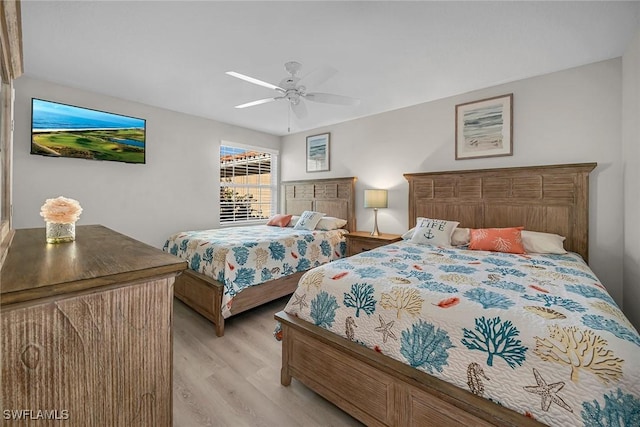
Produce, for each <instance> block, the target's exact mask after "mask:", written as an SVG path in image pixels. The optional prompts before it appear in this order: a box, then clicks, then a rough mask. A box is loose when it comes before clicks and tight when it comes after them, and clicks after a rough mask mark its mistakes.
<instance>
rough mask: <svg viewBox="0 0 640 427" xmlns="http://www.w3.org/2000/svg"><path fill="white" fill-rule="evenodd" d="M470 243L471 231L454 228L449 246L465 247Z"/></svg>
mask: <svg viewBox="0 0 640 427" xmlns="http://www.w3.org/2000/svg"><path fill="white" fill-rule="evenodd" d="M470 241H471V229H469V228H460V227H456V228H455V230H453V234H451V246H466V245H468V244H469V242H470Z"/></svg>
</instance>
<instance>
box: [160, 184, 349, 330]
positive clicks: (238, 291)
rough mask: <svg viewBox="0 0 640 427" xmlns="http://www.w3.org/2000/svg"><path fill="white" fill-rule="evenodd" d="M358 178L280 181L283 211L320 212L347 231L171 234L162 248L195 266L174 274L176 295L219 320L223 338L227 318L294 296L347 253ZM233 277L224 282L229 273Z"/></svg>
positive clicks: (241, 229) (244, 230)
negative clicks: (312, 275)
mask: <svg viewBox="0 0 640 427" xmlns="http://www.w3.org/2000/svg"><path fill="white" fill-rule="evenodd" d="M355 181H356V178H354V177H348V178H332V179H319V180H305V181H287V182H283V183H282V193H281V194H282V197H283V213H286V214H292V215H301V214H302V213H303V212H304V211H316V212H322V213H324V214H325V215H326V216H327V217H334V218H342V219H346V220H347V223H346V225H345V226H344V227H343V229H341V230H331V231H321V230H317V231H313V232H311V231H304V230H294V229H293V228H292V227H283V228H280V227H272V226H266V225H259V226H249V227H226V228H220V229H215V230H202V231H185V232H181V233H176V234H174V235H172V236H170V237H169V238H168V239H167V242H166V243H165V247H164V250H165V251H167V252H170V253H173V254H174V255H177V256H180V257H183V258H184V259H186V260H187V262H188V263H189V269H188V270H185V272H184V273H183V274H181V275H180V276H178V277H177V278H176V282H175V285H174V295H175V297H176V298H178V299H179V300H181V301H182V302H184V303H185V304H186V305H188V306H189V307H190V308H192V309H193V310H195V311H196V312H198V313H200V314H201V315H203V316H204V317H206V318H207V319H209V320H210V321H211V322H213V323H214V325H215V332H216V335H217V336H222V335H223V334H224V322H225V319H226V318H228V317H230V316H233V315H235V314H238V313H241V312H243V311H246V310H249V309H251V308H253V307H257V306H258V305H261V304H264V303H266V302H269V301H272V300H274V299H277V298H280V297H282V296H285V295H288V294H291V293H292V292H293V291H294V290H295V288H296V285H297V282H298V281H299V279H300V277H301V275H302V274H303V273H304V272H305V271H306V270H308V269H309V268H312V267H315V266H317V265H320V264H322V263H325V262H329V261H332V260H334V259H337V258H340V257H342V256H344V254H345V243H344V238H343V237H342V235H343V234H344V233H345V232H347V231H351V230H355V227H356V219H355ZM275 262H279V264H277V265H276V264H274V263H275ZM225 275H226V276H225ZM230 276H232V280H226V287H225V277H230ZM254 284H255V285H254Z"/></svg>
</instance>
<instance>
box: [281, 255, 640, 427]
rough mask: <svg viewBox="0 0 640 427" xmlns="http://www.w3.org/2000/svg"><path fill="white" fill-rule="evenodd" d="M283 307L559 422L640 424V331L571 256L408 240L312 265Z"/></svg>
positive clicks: (477, 391) (502, 402)
mask: <svg viewBox="0 0 640 427" xmlns="http://www.w3.org/2000/svg"><path fill="white" fill-rule="evenodd" d="M285 311H286V312H287V313H289V314H291V315H294V316H298V317H300V318H302V319H304V320H307V321H309V322H311V323H313V324H315V325H318V326H320V327H322V328H325V329H328V330H330V331H332V332H334V333H336V334H338V335H341V336H343V337H345V338H347V339H349V340H352V341H355V342H358V343H360V344H362V345H364V346H366V347H369V348H371V349H374V350H375V351H378V352H381V353H383V354H385V355H387V356H389V357H392V358H394V359H397V360H399V361H401V362H404V363H406V364H409V365H411V366H413V367H414V368H416V369H419V370H422V371H424V372H427V373H429V374H431V375H434V376H436V377H438V378H440V379H442V380H445V381H447V382H450V383H453V384H454V385H456V386H458V387H461V388H464V389H466V390H468V391H470V392H471V393H474V394H476V395H479V396H483V397H485V398H486V399H489V400H492V401H494V402H496V403H498V404H500V405H503V406H506V407H508V408H511V409H513V410H515V411H517V412H520V413H523V414H526V415H527V416H530V417H534V418H536V419H537V420H538V421H540V422H542V423H546V424H548V425H552V426H563V427H564V426H582V425H584V426H623V425H626V426H640V336H639V335H638V333H637V332H636V330H635V329H634V327H633V326H632V325H631V324H630V323H629V321H628V320H627V319H626V317H625V316H624V315H623V313H622V312H621V311H620V309H619V308H618V307H617V306H616V304H615V302H614V301H613V299H612V298H611V297H610V296H609V294H608V293H607V291H606V290H605V288H604V286H602V284H601V283H600V282H599V281H598V279H597V277H596V276H595V275H594V274H593V272H592V271H591V270H590V269H589V267H588V266H587V265H586V264H585V263H584V261H582V258H580V257H579V256H578V255H576V254H567V255H513V254H504V253H495V252H484V251H470V250H462V249H443V248H437V247H433V246H424V245H417V244H414V243H410V242H401V243H397V244H393V245H388V246H384V247H381V248H378V249H376V250H373V251H370V252H364V253H362V254H359V255H356V256H353V257H350V258H345V259H342V260H338V261H335V262H332V263H330V264H327V265H325V266H321V267H319V268H315V269H312V270H310V271H308V272H307V273H305V275H304V276H303V277H302V279H301V280H300V283H299V286H298V289H297V290H296V292H295V293H294V294H293V295H292V297H291V299H290V301H289V303H288V304H287V306H286V308H285Z"/></svg>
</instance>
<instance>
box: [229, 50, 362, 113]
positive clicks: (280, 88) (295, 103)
mask: <svg viewBox="0 0 640 427" xmlns="http://www.w3.org/2000/svg"><path fill="white" fill-rule="evenodd" d="M284 68H285V70H287V73H289V76H287V77H285V78H284V79H282V80H281V81H280V83H279V84H278V85H274V84H271V83H267V82H264V81H262V80H258V79H256V78H253V77H249V76H246V75H244V74H240V73H237V72H235V71H227V72H226V74H228V75H230V76H232V77H236V78H238V79H242V80H245V81H247V82H249V83H253V84H256V85H259V86H264V87H266V88H269V89H273V90H275V91H276V92H278V94H277V95H276V96H274V97H271V98H263V99H258V100H256V101H251V102H247V103H245V104H240V105H236V106H235V108H247V107H253V106H254V105H260V104H266V103H268V102H273V101H278V100H280V99H286V100H287V101H289V105H290V106H291V110H292V111H293V113H294V114H295V115H296V116H297V117H298V118H299V119H303V118H305V117H306V116H307V107H306V105H305V103H304V100H305V99H306V100H308V101H313V102H322V103H325V104H336V105H358V104H359V103H360V100H359V99H356V98H351V97H348V96H343V95H334V94H332V93H322V92H307V86H306V85H310V86H314V85H318V84H320V83H322V82H324V81H326V80H327V79H329V78H330V77H332V76H333V75H334V74H335V73H336V72H337V71H336V70H335V69H333V68H331V67H325V68H320V69H318V70H315V71H313V72H311V73H309V74H307V75H306V76H304V77H302V78H300V77H298V75H297V74H298V72H299V71H300V68H302V64H300V63H299V62H296V61H289V62H287V63H285V64H284ZM301 83H304V85H303V84H301Z"/></svg>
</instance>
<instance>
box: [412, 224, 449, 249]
mask: <svg viewBox="0 0 640 427" xmlns="http://www.w3.org/2000/svg"><path fill="white" fill-rule="evenodd" d="M458 224H460V223H459V222H457V221H446V220H444V219H431V218H418V223H417V224H416V229H415V231H414V232H413V237H411V241H412V242H413V243H419V244H422V245H432V246H442V247H445V248H450V247H451V235H452V234H453V230H454V229H455V228H456V227H457V226H458Z"/></svg>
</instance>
